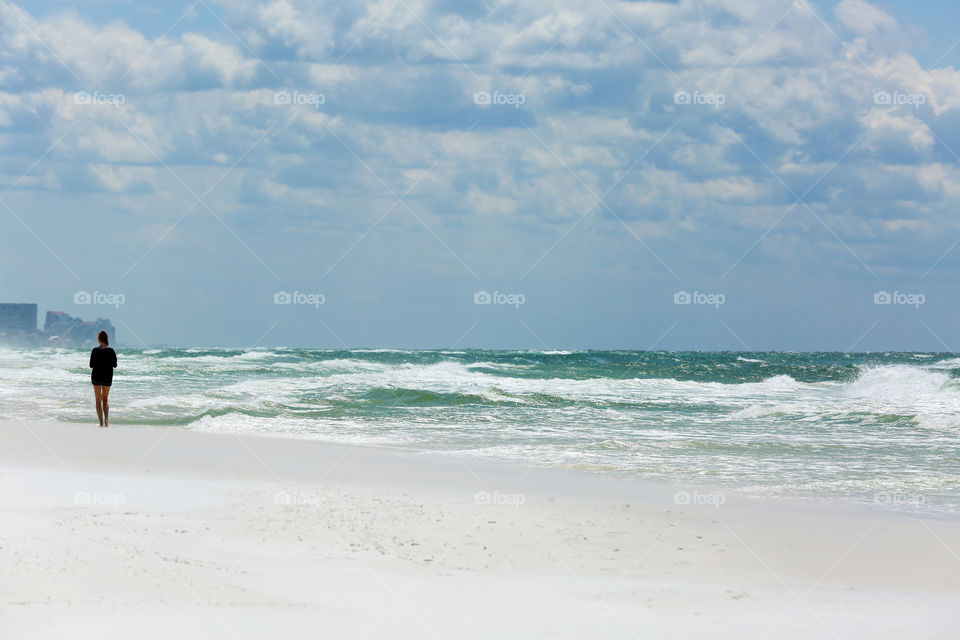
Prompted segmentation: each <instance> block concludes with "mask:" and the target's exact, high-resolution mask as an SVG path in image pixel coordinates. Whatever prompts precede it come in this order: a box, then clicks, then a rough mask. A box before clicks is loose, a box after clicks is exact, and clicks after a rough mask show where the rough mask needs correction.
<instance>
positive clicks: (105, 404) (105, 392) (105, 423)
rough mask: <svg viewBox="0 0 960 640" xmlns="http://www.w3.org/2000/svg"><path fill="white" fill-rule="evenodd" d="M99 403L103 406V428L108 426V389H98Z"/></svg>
mask: <svg viewBox="0 0 960 640" xmlns="http://www.w3.org/2000/svg"><path fill="white" fill-rule="evenodd" d="M100 397H101V398H102V400H101V401H100V402H101V404H103V426H105V427H109V426H110V403H109V402H108V401H107V398H109V397H110V387H100Z"/></svg>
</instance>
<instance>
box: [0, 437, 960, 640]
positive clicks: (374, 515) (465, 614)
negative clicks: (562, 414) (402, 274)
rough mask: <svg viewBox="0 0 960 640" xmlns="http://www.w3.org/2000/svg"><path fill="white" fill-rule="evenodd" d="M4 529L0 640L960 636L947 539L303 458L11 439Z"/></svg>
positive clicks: (952, 538) (0, 461)
mask: <svg viewBox="0 0 960 640" xmlns="http://www.w3.org/2000/svg"><path fill="white" fill-rule="evenodd" d="M677 491H685V492H686V493H682V494H680V496H679V502H680V504H678V498H677V497H675V492H677ZM686 498H689V504H682V503H683V502H684V501H686ZM0 522H2V526H0V596H2V598H0V601H2V608H0V637H2V638H4V639H10V640H13V639H18V640H19V639H21V638H23V639H27V638H33V639H47V638H51V639H52V638H58V639H59V638H68V637H69V638H156V639H159V638H263V637H277V638H280V637H321V636H328V637H351V638H397V637H417V638H423V637H432V638H448V637H467V638H490V637H501V638H507V637H511V638H582V637H590V638H625V637H643V638H646V637H656V638H691V637H711V638H716V637H736V638H794V637H817V638H822V637H843V638H850V637H855V638H880V637H882V638H950V637H956V634H957V628H958V623H960V606H958V605H960V523H957V522H952V521H949V520H945V519H928V518H921V517H911V515H910V514H904V515H897V514H890V513H886V512H882V511H879V510H873V509H869V508H863V507H856V508H855V507H841V506H823V505H818V504H814V503H806V502H793V501H786V500H783V501H765V500H758V499H751V498H746V497H743V496H738V495H735V494H732V493H729V492H715V491H710V490H709V489H704V488H702V487H701V488H690V487H685V488H679V489H678V488H676V487H670V486H666V485H660V484H655V483H639V482H633V481H625V480H613V479H608V478H604V477H599V476H596V475H589V474H582V473H577V472H560V471H544V470H537V469H527V468H523V467H511V466H501V465H493V464H486V463H480V462H465V463H462V462H458V461H456V460H449V459H440V458H439V457H437V456H426V455H420V454H413V453H405V452H399V451H390V450H380V449H373V448H361V447H348V446H343V445H331V444H325V443H320V442H312V441H298V440H282V439H273V438H266V437H245V438H240V437H236V436H231V435H220V434H206V433H199V432H193V431H188V430H181V429H172V428H166V429H154V428H147V427H112V428H110V429H98V428H96V427H95V426H87V425H79V424H59V423H52V422H51V423H42V422H5V423H2V424H0Z"/></svg>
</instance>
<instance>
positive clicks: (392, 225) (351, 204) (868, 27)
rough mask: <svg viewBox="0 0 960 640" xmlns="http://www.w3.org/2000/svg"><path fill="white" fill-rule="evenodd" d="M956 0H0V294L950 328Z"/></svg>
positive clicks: (320, 320) (370, 329)
mask: <svg viewBox="0 0 960 640" xmlns="http://www.w3.org/2000/svg"><path fill="white" fill-rule="evenodd" d="M958 14H960V8H957V7H956V6H953V5H952V4H949V3H943V2H932V1H929V0H920V1H917V2H911V3H893V2H873V3H870V2H867V1H866V0H843V1H841V2H833V1H826V0H816V1H814V2H807V1H806V0H798V1H796V2H784V1H774V0H763V1H759V0H758V1H755V2H754V1H744V0H710V1H707V0H678V1H677V2H614V1H613V0H598V1H597V2H593V1H592V0H589V1H585V2H572V1H569V2H539V1H532V2H522V3H511V2H507V1H503V0H498V1H488V2H452V1H450V0H439V1H435V2H427V1H421V2H414V1H413V0H400V1H391V0H384V1H382V2H376V3H369V4H359V3H357V4H342V5H341V4H336V3H324V2H299V1H294V0H274V1H268V2H253V1H246V0H241V1H235V2H215V1H213V0H202V1H197V2H184V3H178V2H162V3H161V2H138V3H128V2H109V1H105V0H104V1H94V2H85V3H82V4H73V3H67V2H55V1H49V2H32V3H31V2H27V3H19V4H16V3H12V2H8V1H5V2H3V3H0V23H2V25H0V230H2V233H0V264H2V269H3V274H4V276H5V277H4V278H3V280H2V283H0V299H2V300H4V301H35V302H37V303H39V305H40V309H41V313H42V312H44V311H46V310H49V309H56V310H62V311H67V312H70V313H74V314H77V315H81V316H83V317H85V318H93V317H97V316H107V317H109V318H111V319H112V320H113V322H114V324H115V325H116V326H117V327H118V334H119V340H120V342H121V343H123V344H126V345H129V346H142V345H146V344H150V345H152V344H158V343H167V344H183V345H209V346H240V347H245V346H254V345H256V346H273V345H289V346H295V345H296V346H299V345H302V346H316V347H329V348H335V347H341V346H348V347H364V346H366V347H436V348H449V347H461V348H468V347H481V348H633V349H646V348H663V349H750V350H763V349H793V350H847V349H853V350H885V349H916V350H938V351H939V350H958V349H960V327H958V326H957V323H956V322H955V318H956V317H957V312H958V311H960V301H958V299H957V296H956V294H955V291H956V287H955V282H956V278H957V275H958V273H957V271H958V267H960V245H957V246H955V243H957V242H958V239H960V224H958V217H957V206H956V202H957V196H958V195H960V172H958V163H960V157H958V154H960V128H958V126H957V125H958V123H960V119H958V114H960V74H958V72H957V71H955V69H956V67H957V66H958V65H960V45H958V44H957V40H958V39H960V27H956V25H960V20H958V19H957V18H958V17H960V15H958ZM83 292H86V293H90V294H91V298H90V299H91V303H86V304H85V303H84V302H85V301H86V298H85V297H84V295H83ZM484 292H486V293H488V294H490V295H489V296H488V295H486V294H485V293H484ZM94 294H96V295H94ZM111 295H112V296H113V297H112V298H111V297H109V296H111ZM117 296H119V298H118V297H117ZM118 299H119V300H122V304H119V305H118V304H116V302H117V300H118ZM107 300H110V301H112V302H113V304H108V303H106V301H107Z"/></svg>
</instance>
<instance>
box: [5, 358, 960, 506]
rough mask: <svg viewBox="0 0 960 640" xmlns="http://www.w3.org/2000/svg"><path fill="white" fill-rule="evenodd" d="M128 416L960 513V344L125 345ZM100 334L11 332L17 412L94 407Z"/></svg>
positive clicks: (76, 414)
mask: <svg viewBox="0 0 960 640" xmlns="http://www.w3.org/2000/svg"><path fill="white" fill-rule="evenodd" d="M118 353H119V361H120V366H119V368H118V369H117V372H116V375H115V377H114V387H113V390H112V391H111V394H110V403H111V416H110V417H111V423H112V424H114V425H132V426H136V425H144V426H146V425H149V426H156V427H162V428H170V429H196V430H201V431H212V432H226V433H235V434H243V435H271V436H283V437H290V438H308V439H317V440H324V441H330V442H339V443H352V444H360V445H378V446H388V447H399V448H403V449H409V450H414V451H418V452H421V453H423V454H427V455H430V454H438V455H446V456H462V457H464V458H466V459H476V458H484V459H490V460H496V461H503V462H511V461H513V462H521V463H524V464H533V465H537V466H543V467H562V468H573V469H580V470H584V471H588V472H595V473H607V474H616V475H621V476H628V477H636V478H647V479H657V480H666V481H670V482H679V483H688V484H696V485H704V486H710V487H720V488H728V489H730V490H732V491H737V492H741V493H746V494H750V495H758V496H767V497H797V498H807V499H815V500H821V501H827V502H851V501H853V502H860V503H869V504H874V505H879V506H881V507H883V508H892V509H897V510H900V511H918V512H922V513H925V514H934V513H940V514H948V513H956V512H958V511H960V357H958V356H957V355H956V354H936V353H868V354H847V353H746V352H740V353H737V352H709V353H705V352H644V351H472V350H462V351H454V350H448V351H420V350H392V349H357V350H311V349H292V348H291V349H288V348H276V349H119V350H118ZM88 355H89V352H88V351H87V350H85V349H83V350H81V349H63V348H58V349H33V350H25V349H0V416H2V418H4V419H11V420H25V419H40V420H58V421H63V422H73V423H77V424H78V425H79V424H88V425H95V424H96V415H95V413H94V407H93V392H92V389H91V386H90V381H89V380H90V374H89V369H88V368H87V360H88Z"/></svg>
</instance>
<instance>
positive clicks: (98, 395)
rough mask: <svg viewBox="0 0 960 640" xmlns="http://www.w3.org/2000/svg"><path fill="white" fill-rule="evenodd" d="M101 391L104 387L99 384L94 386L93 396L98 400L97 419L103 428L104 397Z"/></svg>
mask: <svg viewBox="0 0 960 640" xmlns="http://www.w3.org/2000/svg"><path fill="white" fill-rule="evenodd" d="M101 389H103V387H102V386H100V385H97V384H95V385H93V395H94V397H95V398H96V400H97V419H98V420H99V421H100V426H101V427H102V426H103V400H101V397H102V396H101V393H100V391H101Z"/></svg>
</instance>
